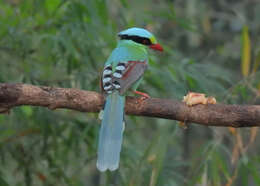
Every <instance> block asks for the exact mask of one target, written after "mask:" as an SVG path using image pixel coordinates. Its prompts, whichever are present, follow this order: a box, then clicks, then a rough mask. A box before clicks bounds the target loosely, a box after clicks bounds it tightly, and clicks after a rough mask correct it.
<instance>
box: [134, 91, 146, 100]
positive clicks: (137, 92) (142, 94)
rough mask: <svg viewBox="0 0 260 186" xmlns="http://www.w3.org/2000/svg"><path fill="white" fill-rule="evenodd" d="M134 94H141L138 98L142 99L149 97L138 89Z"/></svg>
mask: <svg viewBox="0 0 260 186" xmlns="http://www.w3.org/2000/svg"><path fill="white" fill-rule="evenodd" d="M134 93H135V94H138V95H141V96H142V97H141V98H140V99H141V100H142V101H144V100H146V99H148V98H150V96H149V94H147V93H144V92H140V91H137V90H136V91H134Z"/></svg>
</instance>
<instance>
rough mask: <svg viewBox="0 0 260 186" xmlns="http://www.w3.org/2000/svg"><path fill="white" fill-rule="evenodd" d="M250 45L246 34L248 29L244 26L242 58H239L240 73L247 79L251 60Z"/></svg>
mask: <svg viewBox="0 0 260 186" xmlns="http://www.w3.org/2000/svg"><path fill="white" fill-rule="evenodd" d="M250 51H251V44H250V37H249V34H248V27H247V26H244V27H243V30H242V51H241V52H242V56H241V72H242V75H243V76H244V77H247V76H248V74H249V69H250V60H251V54H250Z"/></svg>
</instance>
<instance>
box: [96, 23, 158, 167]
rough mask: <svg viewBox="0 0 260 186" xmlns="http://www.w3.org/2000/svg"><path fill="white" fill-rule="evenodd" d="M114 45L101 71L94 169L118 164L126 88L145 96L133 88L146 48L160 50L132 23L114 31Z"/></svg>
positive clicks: (140, 76)
mask: <svg viewBox="0 0 260 186" xmlns="http://www.w3.org/2000/svg"><path fill="white" fill-rule="evenodd" d="M118 37H119V40H118V43H117V46H116V48H115V49H114V50H113V51H112V53H111V55H110V56H109V57H108V59H107V61H106V62H105V65H104V69H103V71H102V75H101V81H100V86H101V92H102V94H103V95H104V97H105V104H104V108H103V110H101V111H100V114H99V116H100V119H101V120H102V123H101V127H100V131H99V142H98V152H97V163H96V166H97V169H98V170H99V171H101V172H104V171H106V170H110V171H114V170H116V169H118V167H119V160H120V151H121V146H122V141H123V131H124V127H125V122H124V105H125V96H126V93H127V92H130V91H132V92H134V93H136V94H139V95H141V96H142V98H148V97H149V95H148V94H146V93H143V92H140V91H137V88H138V86H139V84H140V82H141V81H142V79H143V74H144V72H145V71H146V70H147V67H148V52H147V48H151V49H153V50H158V51H163V48H162V46H161V45H160V44H159V43H158V42H157V40H156V38H155V37H154V35H153V34H152V33H151V32H149V31H148V30H146V29H143V28H137V27H132V28H129V29H126V30H123V31H121V32H119V33H118Z"/></svg>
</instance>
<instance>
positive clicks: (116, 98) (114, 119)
mask: <svg viewBox="0 0 260 186" xmlns="http://www.w3.org/2000/svg"><path fill="white" fill-rule="evenodd" d="M124 105H125V97H124V96H120V95H119V93H118V92H117V91H115V92H113V93H112V94H110V95H109V96H108V97H107V99H106V105H105V110H104V115H103V120H102V124H101V129H100V132H99V144H98V159H97V168H98V169H99V170H100V171H102V172H103V171H106V170H107V169H109V170H111V171H113V170H116V169H117V168H118V166H119V159H120V151H121V145H122V139H123V130H124V126H123V125H124V124H123V122H124V121H123V120H124Z"/></svg>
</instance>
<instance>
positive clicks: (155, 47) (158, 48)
mask: <svg viewBox="0 0 260 186" xmlns="http://www.w3.org/2000/svg"><path fill="white" fill-rule="evenodd" d="M149 47H150V48H151V49H153V50H159V51H161V52H162V51H163V47H162V46H161V45H160V44H159V43H157V44H153V45H150V46H149Z"/></svg>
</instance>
